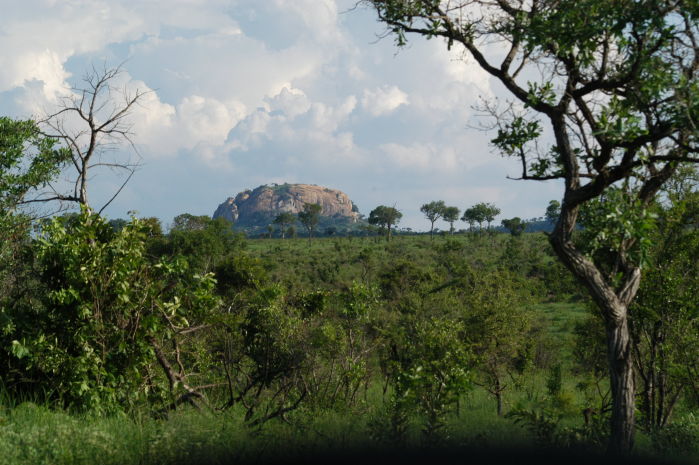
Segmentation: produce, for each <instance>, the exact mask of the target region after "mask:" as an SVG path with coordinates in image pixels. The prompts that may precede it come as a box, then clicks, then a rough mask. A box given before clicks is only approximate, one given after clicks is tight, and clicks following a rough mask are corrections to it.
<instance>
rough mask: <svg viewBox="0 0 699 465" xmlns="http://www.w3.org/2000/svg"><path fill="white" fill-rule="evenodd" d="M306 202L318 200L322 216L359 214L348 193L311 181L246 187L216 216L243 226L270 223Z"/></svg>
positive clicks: (352, 218)
mask: <svg viewBox="0 0 699 465" xmlns="http://www.w3.org/2000/svg"><path fill="white" fill-rule="evenodd" d="M306 203H317V204H319V205H320V206H321V207H322V211H321V215H322V216H326V217H332V218H335V219H337V220H343V219H344V220H346V221H347V222H352V223H354V222H357V220H358V218H359V212H358V211H357V208H356V207H355V206H354V204H353V203H352V200H350V198H349V197H348V196H347V194H345V193H344V192H341V191H339V190H336V189H328V188H327V187H322V186H316V185H311V184H272V185H265V186H260V187H257V188H255V189H253V190H246V191H243V192H241V193H239V194H238V195H236V196H235V197H229V198H228V199H227V200H226V201H225V202H223V203H222V204H221V205H219V206H218V208H217V209H216V211H215V212H214V215H213V217H214V218H219V217H223V218H225V219H227V220H229V221H231V222H233V223H234V224H235V225H237V226H241V227H247V226H260V225H261V224H262V223H265V224H269V222H270V220H271V219H274V217H276V216H277V215H278V214H279V213H282V212H290V213H294V214H295V213H298V212H300V211H302V210H303V206H304V204H306Z"/></svg>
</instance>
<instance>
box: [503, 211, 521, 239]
mask: <svg viewBox="0 0 699 465" xmlns="http://www.w3.org/2000/svg"><path fill="white" fill-rule="evenodd" d="M502 226H503V227H504V228H505V229H507V230H508V231H510V234H512V235H513V236H521V235H522V233H523V232H524V230H525V229H527V223H526V222H525V221H522V218H520V217H518V216H515V217H514V218H510V219H505V220H502Z"/></svg>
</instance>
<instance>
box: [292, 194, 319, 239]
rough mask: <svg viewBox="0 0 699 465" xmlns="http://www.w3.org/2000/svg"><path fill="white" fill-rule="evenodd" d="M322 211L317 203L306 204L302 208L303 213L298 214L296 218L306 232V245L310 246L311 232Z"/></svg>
mask: <svg viewBox="0 0 699 465" xmlns="http://www.w3.org/2000/svg"><path fill="white" fill-rule="evenodd" d="M322 210H323V207H321V206H320V205H319V204H317V203H307V204H304V206H303V211H300V212H299V213H298V218H299V221H300V222H301V224H302V225H303V226H304V227H305V228H306V229H307V230H308V245H311V238H312V237H313V231H314V230H315V228H316V226H317V225H318V221H319V220H320V212H321V211H322Z"/></svg>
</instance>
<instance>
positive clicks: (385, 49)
mask: <svg viewBox="0 0 699 465" xmlns="http://www.w3.org/2000/svg"><path fill="white" fill-rule="evenodd" d="M354 4H355V1H354V0H24V1H22V2H16V1H15V0H0V5H1V6H2V10H3V16H2V19H0V49H1V50H3V52H2V54H0V114H2V115H9V116H13V117H18V118H28V117H33V118H40V117H41V116H42V115H44V114H46V113H50V112H51V111H53V110H54V109H55V108H56V105H57V103H58V102H59V101H60V99H61V97H64V96H66V95H69V92H70V88H71V87H79V86H80V85H81V77H82V76H83V75H84V74H85V72H86V70H87V69H89V67H90V66H91V65H93V64H96V65H97V66H102V65H103V64H104V63H107V64H108V65H117V64H119V63H122V62H123V63H124V64H123V69H124V74H123V75H122V76H121V78H120V82H119V84H120V85H123V86H126V87H128V88H129V89H139V90H143V91H151V92H150V93H149V94H148V95H147V96H146V98H145V99H144V100H143V102H142V105H141V106H140V107H138V108H137V109H136V111H134V113H133V115H132V120H131V122H132V124H133V128H134V133H135V136H134V140H135V142H136V144H137V147H138V150H139V152H140V154H141V157H142V158H141V163H142V164H141V168H140V169H139V170H138V172H137V173H136V174H135V175H134V177H133V178H132V179H131V181H130V182H129V184H128V185H127V186H126V188H125V189H124V190H123V191H122V193H121V194H120V195H119V196H118V197H117V199H116V200H115V201H114V202H113V203H112V204H111V205H110V206H109V207H108V209H107V210H105V213H106V215H107V216H109V217H111V218H117V217H125V216H126V215H127V212H128V211H130V210H135V211H137V212H138V214H139V215H140V216H157V217H159V218H160V219H161V220H162V221H163V223H164V224H165V225H167V224H168V223H169V222H170V221H171V220H172V218H173V217H174V216H175V215H178V214H180V213H185V212H187V213H192V214H199V215H210V214H212V213H213V211H214V210H215V208H216V206H217V205H218V204H219V203H221V202H223V201H224V200H225V199H226V198H227V197H229V196H233V195H235V194H236V193H237V192H239V191H242V190H244V189H247V188H254V187H256V186H258V185H260V184H267V183H272V182H277V183H282V182H299V183H310V184H319V185H324V186H328V187H332V188H337V189H340V190H342V191H344V192H346V193H347V194H348V195H349V196H350V197H351V198H352V199H353V200H354V201H355V203H356V204H357V205H358V207H359V209H360V211H361V212H362V213H364V214H367V215H368V213H369V211H370V210H371V209H372V208H374V207H376V206H377V205H381V204H384V205H395V206H396V207H397V208H399V209H400V210H401V211H402V212H403V214H404V218H403V221H402V223H401V226H405V227H411V228H413V229H419V230H425V229H428V228H429V222H427V221H426V220H425V219H424V217H423V216H422V214H421V213H420V211H419V208H420V205H422V204H423V203H426V202H429V201H431V200H440V199H441V200H445V201H446V202H447V204H449V205H455V206H458V207H459V208H461V209H462V210H463V209H464V208H466V207H469V206H471V205H473V204H475V203H477V202H492V203H495V204H496V205H498V206H499V207H500V208H501V209H502V211H503V213H502V216H501V218H506V217H512V216H521V217H525V218H529V217H536V216H542V215H543V212H544V210H545V207H546V205H547V203H548V201H549V200H551V199H557V198H560V194H561V188H560V186H559V185H558V184H556V183H535V182H531V181H529V182H524V181H512V180H508V179H506V177H507V176H508V175H509V176H517V175H518V172H517V168H518V164H517V163H516V162H515V161H514V160H506V159H503V158H501V157H500V156H499V155H497V154H495V153H493V150H492V148H490V147H489V145H488V140H489V139H491V138H492V137H493V134H489V133H485V132H482V131H479V130H476V129H474V127H475V126H477V125H478V124H479V121H480V120H479V117H478V115H477V112H476V111H475V110H474V109H473V107H474V105H477V104H478V102H479V99H483V98H485V99H493V98H496V97H500V98H503V97H506V95H505V94H504V93H503V91H502V88H501V87H500V86H499V85H498V84H497V83H496V82H494V81H492V80H491V79H489V77H488V76H487V75H485V74H484V73H483V72H482V71H480V70H479V69H478V67H477V66H476V65H475V64H474V63H473V62H472V61H469V60H468V58H466V59H464V58H465V57H464V56H463V55H462V52H461V51H459V50H456V47H455V48H454V50H452V51H451V52H448V51H447V50H446V46H445V44H444V43H443V42H441V41H438V40H432V41H427V40H424V39H422V38H419V37H412V38H411V42H410V44H409V46H408V47H406V48H404V49H401V50H397V49H396V47H395V45H394V43H393V40H392V38H390V37H388V38H384V39H380V40H379V38H378V36H379V35H381V34H382V33H383V32H384V30H383V28H382V26H381V24H379V23H378V22H377V21H376V18H375V16H374V13H373V12H372V11H371V10H369V9H366V8H361V7H360V8H356V9H354V8H352V7H353V6H354ZM110 156H113V157H117V158H118V157H120V156H123V157H128V156H129V154H128V151H127V147H123V148H118V149H117V151H115V152H112V153H111V154H110ZM69 174H70V173H67V174H66V176H69ZM119 182H120V180H119V178H118V175H117V174H115V173H113V172H111V171H109V170H106V171H102V172H97V173H95V176H94V177H93V178H92V179H91V180H90V190H91V197H92V198H93V199H94V202H95V203H99V202H100V201H103V200H104V199H107V198H109V197H110V196H111V195H112V193H113V192H114V189H116V188H117V187H118V185H119ZM441 226H442V227H444V226H445V225H441ZM461 226H462V227H463V225H461Z"/></svg>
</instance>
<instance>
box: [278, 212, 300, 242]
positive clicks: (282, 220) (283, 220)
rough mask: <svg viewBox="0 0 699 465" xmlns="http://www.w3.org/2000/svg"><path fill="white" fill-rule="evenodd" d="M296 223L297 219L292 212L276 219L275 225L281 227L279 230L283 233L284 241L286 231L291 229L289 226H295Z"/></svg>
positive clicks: (284, 213)
mask: <svg viewBox="0 0 699 465" xmlns="http://www.w3.org/2000/svg"><path fill="white" fill-rule="evenodd" d="M295 221H296V217H295V216H294V214H293V213H291V212H282V213H280V214H278V215H277V216H276V217H275V218H274V224H278V225H279V230H280V231H281V233H282V239H284V236H285V234H286V230H287V228H288V227H289V225H290V224H293V223H294V222H295Z"/></svg>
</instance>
